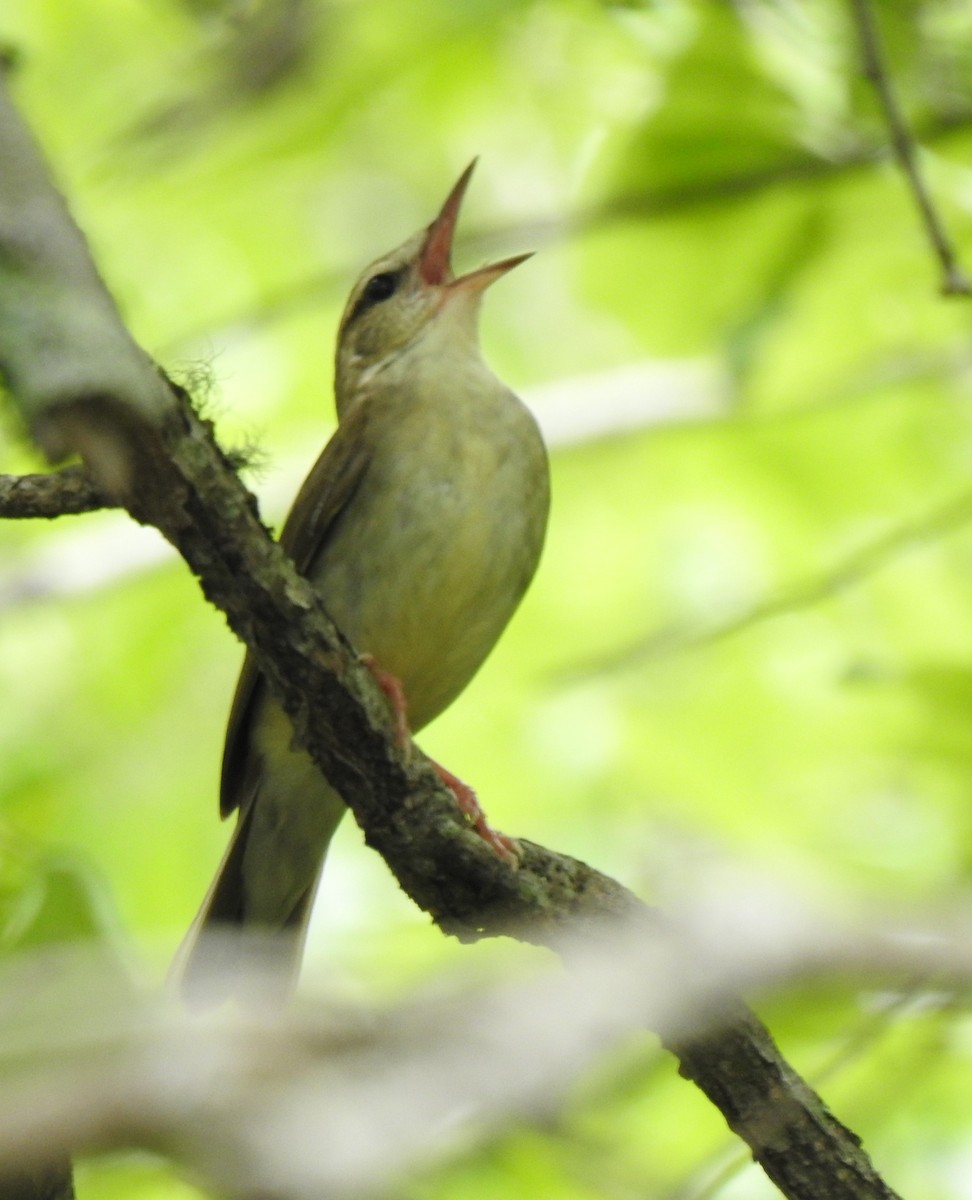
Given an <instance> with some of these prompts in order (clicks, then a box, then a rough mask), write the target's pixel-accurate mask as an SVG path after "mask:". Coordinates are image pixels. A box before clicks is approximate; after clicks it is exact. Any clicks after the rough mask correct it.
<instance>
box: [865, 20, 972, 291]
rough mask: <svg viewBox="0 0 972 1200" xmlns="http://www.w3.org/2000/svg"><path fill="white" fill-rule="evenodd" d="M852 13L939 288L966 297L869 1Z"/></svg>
mask: <svg viewBox="0 0 972 1200" xmlns="http://www.w3.org/2000/svg"><path fill="white" fill-rule="evenodd" d="M850 7H851V15H852V17H853V20H854V27H855V29H856V31H857V38H858V42H859V43H860V49H861V60H862V63H863V68H864V74H865V75H866V76H867V77H868V79H870V81H871V82H872V83H873V84H874V89H875V91H876V92H877V96H878V101H879V103H880V105H881V108H882V109H883V111H884V119H885V120H886V121H887V125H888V130H889V132H890V134H891V145H892V146H893V147H894V155H895V158H896V159H897V160H898V165H899V166H900V167H901V170H902V171H903V172H904V176H905V179H906V180H907V183H908V187H909V188H910V190H911V194H912V196H913V197H914V200H915V204H916V205H917V207H918V211H919V213H920V214H921V219H922V223H923V224H924V226H925V232H926V234H927V235H928V240H929V242H930V243H931V246H932V250H933V251H934V253H935V255H936V256H937V258H938V261H939V265H940V266H941V269H942V282H941V290H942V294H943V295H945V296H968V295H970V294H972V283H970V282H969V277H968V276H967V275H966V273H965V271H964V270H963V269H962V267H961V265H960V264H959V261H958V258H957V256H956V253H955V247H954V246H953V245H952V240H951V238H950V237H949V236H948V232H947V230H946V229H945V223H944V221H943V220H942V219H941V217H940V216H939V215H938V212H937V210H936V208H935V204H934V201H933V200H932V198H931V193H930V192H929V190H928V187H927V186H926V184H925V180H924V178H923V176H922V173H921V168H920V167H919V165H918V153H917V147H916V145H915V141H914V138H913V137H912V136H911V131H910V129H909V128H908V123H907V121H905V118H904V114H903V113H902V112H901V107H900V105H899V104H898V99H897V97H896V96H895V93H894V88H893V87H892V84H891V77H890V75H889V74H888V71H887V69H886V68H885V65H884V55H883V53H882V50H881V38H880V34H879V32H878V27H877V22H876V21H875V19H874V13H873V12H872V11H871V5H870V2H869V0H850Z"/></svg>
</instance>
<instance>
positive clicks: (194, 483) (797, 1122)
mask: <svg viewBox="0 0 972 1200" xmlns="http://www.w3.org/2000/svg"><path fill="white" fill-rule="evenodd" d="M42 347H43V348H44V353H43V354H40V353H39V352H40V349H41V348H42ZM0 372H2V374H3V376H4V377H5V379H6V381H7V384H8V386H9V389H10V391H11V394H12V395H13V397H14V399H15V401H16V402H17V403H18V405H19V407H20V409H21V412H22V413H23V416H24V419H25V421H26V423H27V424H28V426H29V428H30V429H31V431H32V433H33V435H34V437H35V439H36V440H37V441H38V443H39V444H40V445H41V446H42V447H43V448H44V449H45V450H46V451H47V452H48V454H50V455H52V456H55V457H57V456H63V455H65V454H68V453H76V454H79V455H80V456H81V458H82V461H83V462H84V464H85V467H86V469H87V470H88V471H89V472H90V475H91V477H92V479H93V480H94V481H95V484H96V486H97V487H99V488H100V489H103V491H104V492H105V494H106V495H107V496H109V497H111V498H112V499H115V500H117V501H119V502H121V503H123V504H124V505H125V507H126V508H127V509H128V510H129V512H130V513H131V514H132V515H133V516H134V517H135V518H136V520H139V521H143V522H150V523H151V524H154V525H156V526H157V527H158V528H159V529H160V530H161V531H162V532H163V533H164V534H165V536H166V537H167V538H168V539H169V540H170V541H171V542H172V543H173V544H174V545H175V546H176V547H177V548H178V550H179V551H180V553H181V554H182V555H183V557H184V558H185V559H186V562H187V563H188V564H189V566H190V568H191V569H192V570H193V572H194V573H195V574H196V575H197V576H198V578H199V582H200V585H201V587H202V590H203V592H204V593H205V595H206V596H207V597H208V598H209V599H210V600H211V601H212V602H213V603H214V604H216V605H218V606H219V607H220V608H221V609H222V610H223V611H224V613H225V614H226V617H227V621H228V622H229V624H230V626H231V627H232V628H233V630H234V631H235V632H236V633H237V634H238V635H239V636H240V637H241V638H243V640H245V641H246V643H247V644H248V645H249V646H250V648H251V649H252V650H253V652H254V654H255V656H256V658H257V661H258V663H259V665H260V668H261V669H262V670H263V671H264V673H265V675H266V677H267V679H268V682H269V684H270V686H271V687H272V688H273V690H274V692H275V693H276V694H277V695H278V697H279V698H280V700H281V702H282V703H283V705H284V708H285V709H286V711H287V712H288V714H289V715H290V717H291V719H292V720H293V722H294V726H295V729H296V731H297V735H298V737H299V738H300V740H301V741H302V742H303V744H304V745H305V746H306V747H307V749H308V751H309V752H310V753H311V755H312V756H313V758H314V759H315V761H316V762H317V764H318V766H319V767H320V768H321V770H322V771H323V772H324V773H325V774H326V775H327V776H328V778H329V779H330V780H331V782H332V783H333V784H334V786H335V787H336V788H337V789H338V790H339V791H340V793H341V795H342V796H343V798H344V799H345V800H346V801H347V803H348V805H349V807H350V808H351V809H352V811H353V813H354V815H355V818H356V819H357V821H358V823H359V824H360V825H361V827H362V828H363V829H364V831H365V835H366V838H367V841H368V842H369V844H370V845H372V846H373V847H375V848H376V849H377V850H378V851H379V852H380V853H381V854H382V855H383V857H385V859H386V860H387V861H388V863H389V865H390V866H391V868H392V870H393V871H394V872H395V874H396V876H397V877H398V879H399V881H400V883H401V884H402V886H403V888H404V889H405V890H406V892H407V893H408V894H409V895H410V896H411V897H412V899H413V900H414V901H415V902H416V903H417V904H419V905H420V906H421V907H422V908H424V909H425V910H426V911H428V912H429V913H430V914H431V915H432V916H433V917H434V918H435V920H436V921H437V923H438V924H439V926H440V927H441V928H442V929H443V930H444V931H446V932H449V933H453V934H456V935H458V936H461V937H464V938H474V937H479V936H497V935H501V934H506V935H513V936H518V937H521V938H524V939H527V940H530V941H532V942H536V943H539V944H542V945H547V946H551V947H553V948H555V949H562V944H563V940H564V938H565V936H566V935H567V934H568V933H569V932H570V931H571V930H572V929H576V926H577V922H578V921H579V920H581V919H582V918H586V919H587V920H588V921H589V922H593V923H594V924H595V925H596V924H598V923H601V922H605V921H609V922H613V921H615V920H617V919H618V918H619V917H621V918H628V919H630V920H633V921H635V922H639V923H640V924H641V926H642V928H643V930H644V936H645V938H646V939H663V940H664V941H665V943H666V944H669V943H670V945H671V948H672V953H673V954H674V955H675V961H677V962H679V963H684V970H685V971H686V972H688V973H690V974H691V975H692V976H693V977H698V978H700V979H701V978H704V976H705V972H704V968H703V966H702V965H700V964H698V963H694V962H692V961H690V958H689V956H688V954H687V953H680V952H679V949H678V942H677V939H676V938H675V937H674V935H673V934H672V933H671V932H670V931H668V930H667V928H666V926H665V924H664V922H663V921H662V920H661V919H660V917H659V916H658V915H657V914H654V913H652V912H651V911H650V910H649V909H647V908H646V907H645V906H643V905H642V904H641V903H640V902H639V901H638V900H637V899H636V898H635V897H634V896H633V895H632V894H631V893H630V892H628V891H627V890H626V889H625V888H623V887H622V886H621V885H620V884H618V883H617V882H615V881H614V880H612V879H609V878H608V877H607V876H604V875H601V874H599V873H598V872H597V871H595V870H593V869H592V868H590V867H588V866H586V865H585V864H583V863H580V862H578V861H576V860H574V859H570V858H567V857H565V856H562V855H559V854H556V853H554V852H552V851H550V850H545V849H543V848H542V847H539V846H535V845H532V844H529V843H524V851H525V852H524V857H523V862H522V865H521V867H520V869H519V870H518V871H514V870H511V869H509V868H508V867H507V866H505V865H504V864H503V863H502V862H501V861H500V860H499V859H498V858H497V857H496V856H495V855H494V854H493V853H492V852H491V851H490V850H489V849H488V848H487V847H486V846H485V844H484V843H483V842H482V841H481V839H479V838H478V837H477V836H476V835H475V834H474V833H473V832H472V831H471V830H470V829H468V827H467V826H466V825H465V823H464V820H463V818H462V817H461V816H460V814H459V812H458V810H457V808H456V806H455V804H454V803H453V801H452V797H451V794H450V793H448V792H446V791H445V789H444V788H443V787H442V786H441V784H440V783H439V782H438V779H437V777H436V775H435V774H434V772H433V771H432V770H431V769H430V767H429V765H428V763H427V760H425V758H424V757H423V756H422V755H421V754H420V753H418V752H416V753H413V754H412V755H411V756H408V755H406V754H405V753H404V752H403V751H402V750H401V749H399V748H398V747H397V746H396V745H395V741H394V737H393V736H392V735H393V730H392V728H391V721H390V718H389V714H388V711H387V707H386V705H385V703H384V700H383V698H382V696H381V694H380V693H379V691H378V689H377V686H376V685H375V683H374V681H373V679H372V677H371V674H370V672H369V671H368V670H367V668H365V667H364V666H362V664H361V663H360V662H359V660H358V659H357V657H356V655H355V654H354V653H353V651H352V650H351V649H350V647H349V646H348V645H347V643H346V642H345V641H344V639H343V638H342V637H341V635H340V633H339V632H338V631H337V629H336V628H335V626H334V625H333V623H332V622H331V621H330V619H329V618H328V616H327V614H326V613H325V612H324V610H323V608H322V605H321V602H320V599H319V598H318V596H317V594H316V593H315V592H314V590H313V589H312V587H311V586H310V585H309V584H308V583H307V581H306V580H304V579H302V578H301V577H300V576H299V575H297V573H296V572H295V570H294V568H293V565H292V564H291V563H290V561H289V560H288V559H287V558H286V556H285V555H284V554H283V553H282V552H281V550H280V549H279V547H278V546H277V545H276V544H275V543H274V542H273V541H272V540H271V539H270V538H269V536H268V535H267V533H266V530H265V529H264V528H263V527H262V525H261V524H260V521H259V518H258V515H257V512H256V507H255V503H254V501H253V499H252V497H251V496H250V495H249V494H248V493H247V492H246V490H245V489H244V488H243V486H242V484H241V483H240V481H239V479H238V478H237V477H236V475H235V474H234V472H233V470H232V469H231V464H230V463H229V461H228V460H227V458H226V456H225V455H224V454H223V453H222V451H221V450H220V449H219V447H218V446H217V445H216V443H215V441H214V439H213V437H212V429H211V427H210V425H209V423H208V422H206V421H203V420H202V419H200V417H199V416H198V415H197V414H196V413H195V412H194V411H193V408H192V406H191V404H190V403H189V400H188V397H187V395H186V394H185V392H184V391H183V390H182V389H180V388H178V387H175V386H174V385H172V384H171V383H169V381H168V380H166V379H165V377H164V376H163V375H161V374H160V373H159V372H158V371H157V369H156V368H155V367H154V366H153V365H152V363H151V362H150V361H149V359H148V358H147V356H145V354H144V353H143V352H142V351H141V350H140V349H139V348H138V347H137V346H136V345H135V343H134V342H133V341H132V340H131V338H130V336H129V335H128V333H127V331H126V330H125V328H124V326H123V325H122V323H121V320H120V318H119V316H118V313H117V310H116V309H115V306H114V303H113V302H112V300H111V298H110V296H109V295H108V293H107V290H106V289H105V287H104V285H103V283H102V282H101V280H100V279H99V277H98V275H97V272H96V270H95V268H94V265H93V263H92V262H91V260H90V257H89V255H88V251H87V247H86V245H85V242H84V239H83V237H82V235H81V233H80V231H79V230H78V229H77V227H76V226H75V225H74V224H73V222H72V221H71V219H70V217H69V216H68V214H67V210H66V208H65V206H64V204H63V201H62V200H61V198H60V196H59V195H58V194H57V192H56V190H55V189H54V187H53V185H52V184H51V182H50V180H49V178H48V176H47V172H46V169H45V167H44V165H43V162H42V160H41V158H40V155H39V152H38V151H37V149H36V148H35V146H34V145H33V142H32V141H31V139H30V136H29V134H28V133H27V131H26V129H25V128H24V126H23V125H22V123H21V122H20V120H19V118H18V116H17V114H16V111H15V110H14V108H13V106H12V104H11V103H10V102H9V100H8V98H7V97H6V94H5V93H4V92H3V90H2V87H0ZM670 1048H671V1049H672V1050H673V1051H674V1052H675V1053H676V1054H677V1055H678V1056H679V1058H680V1061H681V1068H682V1072H683V1074H684V1075H685V1076H686V1077H687V1078H689V1079H692V1080H693V1081H694V1082H695V1083H696V1084H697V1085H698V1086H699V1087H700V1088H702V1090H703V1091H704V1092H705V1094H706V1095H707V1096H709V1097H710V1098H711V1099H712V1100H713V1102H714V1103H716V1104H717V1105H718V1106H719V1108H720V1109H721V1111H722V1112H723V1114H724V1115H725V1117H726V1120H727V1121H728V1122H729V1124H730V1126H731V1127H732V1128H733V1129H734V1130H735V1131H736V1132H737V1133H738V1134H739V1135H740V1136H741V1137H743V1138H744V1139H745V1140H746V1142H747V1144H748V1145H749V1147H750V1149H751V1151H752V1153H753V1155H754V1157H755V1158H756V1159H757V1160H758V1161H759V1162H760V1164H761V1165H762V1166H763V1168H764V1170H765V1171H766V1173H767V1175H768V1176H769V1177H770V1178H771V1179H772V1180H773V1181H774V1182H775V1183H776V1184H777V1185H778V1186H779V1187H780V1189H781V1190H782V1191H783V1192H784V1193H785V1195H787V1196H789V1197H792V1198H793V1200H811V1197H812V1198H813V1200H819V1198H821V1197H827V1198H830V1200H865V1198H866V1200H893V1196H894V1193H893V1192H891V1190H890V1189H889V1188H888V1187H887V1186H886V1185H885V1184H884V1183H883V1181H882V1180H881V1179H880V1177H879V1176H878V1175H877V1173H876V1171H875V1170H874V1168H873V1166H872V1164H871V1163H870V1161H869V1159H868V1158H867V1155H866V1154H865V1153H864V1151H863V1150H862V1148H861V1146H860V1144H859V1141H858V1139H857V1138H856V1137H855V1136H854V1135H853V1134H851V1133H850V1132H849V1131H848V1130H847V1129H845V1128H844V1126H842V1125H841V1124H840V1122H839V1121H837V1120H836V1119H835V1118H834V1117H833V1116H832V1115H831V1114H830V1112H829V1111H828V1110H827V1108H826V1107H825V1106H824V1104H823V1103H822V1102H821V1100H820V1099H819V1098H818V1097H817V1096H816V1095H815V1094H814V1093H813V1092H812V1090H811V1089H810V1088H809V1087H808V1086H807V1085H806V1084H805V1083H804V1082H803V1081H802V1080H801V1079H800V1078H799V1076H798V1075H797V1074H796V1073H795V1072H794V1071H793V1069H792V1068H791V1067H790V1066H789V1065H788V1064H787V1063H786V1061H785V1060H784V1059H783V1058H782V1056H781V1055H780V1052H779V1050H778V1049H777V1047H776V1046H775V1045H774V1043H773V1041H772V1039H771V1037H770V1035H769V1033H768V1032H767V1030H766V1029H765V1028H764V1027H763V1025H762V1024H761V1023H760V1022H759V1020H758V1019H757V1018H756V1017H755V1016H754V1015H753V1014H752V1013H751V1012H750V1011H749V1010H748V1009H746V1008H745V1007H744V1006H743V1005H742V1003H741V1002H733V1003H731V1004H729V1005H728V1007H727V1008H726V1010H725V1013H724V1019H723V1022H722V1025H721V1027H720V1030H719V1031H718V1032H715V1033H708V1034H706V1035H705V1036H701V1037H691V1036H689V1037H687V1038H685V1039H684V1040H680V1041H678V1043H677V1044H673V1045H672V1046H671V1047H670Z"/></svg>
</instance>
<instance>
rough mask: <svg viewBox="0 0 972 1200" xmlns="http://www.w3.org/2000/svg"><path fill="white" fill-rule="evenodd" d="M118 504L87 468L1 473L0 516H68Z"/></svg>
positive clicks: (113, 506)
mask: <svg viewBox="0 0 972 1200" xmlns="http://www.w3.org/2000/svg"><path fill="white" fill-rule="evenodd" d="M116 507H117V505H116V504H115V502H114V501H112V500H111V499H109V497H107V496H106V495H105V493H104V492H103V491H102V490H101V488H99V487H98V485H97V484H96V483H95V482H94V480H93V479H92V478H91V477H90V476H89V475H88V473H87V471H85V469H84V467H64V468H63V469H62V470H60V471H53V472H51V473H50V474H47V475H0V517H7V518H17V517H47V518H52V517H67V516H72V515H74V514H76V513H86V512H94V511H95V510H96V509H99V508H116Z"/></svg>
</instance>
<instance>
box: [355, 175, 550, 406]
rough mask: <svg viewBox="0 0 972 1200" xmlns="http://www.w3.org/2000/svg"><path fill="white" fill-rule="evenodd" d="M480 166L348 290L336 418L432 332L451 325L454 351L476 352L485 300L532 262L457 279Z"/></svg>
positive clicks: (511, 262) (510, 262) (506, 263)
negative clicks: (458, 248)
mask: <svg viewBox="0 0 972 1200" xmlns="http://www.w3.org/2000/svg"><path fill="white" fill-rule="evenodd" d="M475 165H476V160H475V159H473V161H472V162H471V163H470V164H469V166H468V167H467V168H466V169H465V171H463V173H462V174H461V175H460V176H459V179H458V180H457V182H456V184H455V186H454V187H453V189H452V191H451V192H450V193H449V195H448V197H447V198H446V201H445V203H444V204H443V205H442V208H441V209H440V210H439V215H438V216H437V217H436V218H435V220H434V221H433V222H432V224H431V225H429V227H428V228H427V229H423V230H422V231H421V232H419V233H417V234H415V235H414V236H413V237H410V238H409V239H408V241H407V242H405V243H403V244H402V245H401V246H399V247H398V249H397V250H392V251H391V252H390V253H389V254H386V255H384V256H383V257H382V258H379V259H378V260H377V261H376V262H373V263H372V264H371V266H370V267H368V269H367V270H366V271H364V273H363V274H362V275H361V277H360V279H359V280H358V282H357V283H356V284H355V285H354V287H353V288H352V290H351V295H350V296H349V297H348V302H347V304H346V305H345V308H344V315H343V316H342V318H341V325H340V328H339V331H338V343H337V364H336V366H337V369H336V393H337V405H338V417H339V418H340V416H341V415H342V413H343V412H344V411H345V410H346V409H347V407H348V406H349V405H350V403H351V402H352V401H353V399H354V397H355V395H356V394H357V393H358V389H359V388H360V387H361V386H363V385H364V384H365V383H367V381H368V380H369V379H371V378H373V377H374V376H375V375H376V374H378V372H380V371H381V370H383V369H384V368H385V367H386V366H388V365H389V364H390V363H391V362H393V361H394V360H395V359H397V358H398V356H399V355H400V354H401V353H402V352H403V351H405V350H406V349H408V348H409V347H410V346H412V345H413V344H415V343H417V342H419V341H420V340H421V339H422V338H423V337H425V336H426V335H427V334H428V333H429V332H430V331H431V330H432V329H434V328H436V327H441V323H442V319H443V318H444V317H448V318H449V319H450V332H451V333H452V336H454V339H455V342H456V343H457V349H458V348H459V346H461V345H462V344H463V343H467V344H472V345H473V346H474V345H475V344H476V339H477V326H476V321H477V315H478V311H479V302H480V299H481V298H482V294H483V292H484V291H485V290H486V288H487V287H489V285H490V284H491V283H494V282H495V281H496V280H497V279H499V278H500V276H501V275H505V274H506V272H507V271H510V270H512V269H513V267H515V266H517V265H518V264H519V263H521V262H523V261H524V260H525V259H527V258H529V257H530V255H529V254H517V255H515V256H513V257H512V258H505V259H503V261H502V262H498V263H493V264H491V265H490V266H486V267H480V268H478V270H475V271H470V272H469V273H468V274H467V275H462V276H460V277H459V278H458V279H457V278H455V276H454V274H453V270H452V242H453V238H454V236H455V229H456V221H457V219H458V217H459V208H460V205H461V204H462V198H463V196H464V195H465V193H466V188H467V187H468V186H469V179H470V177H471V175H472V172H473V167H474V166H475Z"/></svg>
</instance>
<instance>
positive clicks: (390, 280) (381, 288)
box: [347, 271, 404, 325]
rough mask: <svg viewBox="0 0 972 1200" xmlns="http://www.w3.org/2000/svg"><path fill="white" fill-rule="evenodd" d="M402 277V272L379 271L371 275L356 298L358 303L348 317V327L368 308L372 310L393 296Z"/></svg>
mask: <svg viewBox="0 0 972 1200" xmlns="http://www.w3.org/2000/svg"><path fill="white" fill-rule="evenodd" d="M403 275H404V271H380V272H379V273H378V274H377V275H372V277H371V278H370V279H369V280H368V282H367V283H366V284H365V285H364V289H363V290H362V292H361V295H360V296H359V297H358V303H357V304H356V305H355V306H354V309H353V310H352V312H351V315H350V316H349V317H348V321H347V324H349V325H350V324H351V322H352V321H353V320H354V319H355V318H356V317H360V316H361V314H362V313H363V312H367V310H368V309H369V308H374V306H375V305H376V304H380V303H381V302H382V300H387V299H388V297H389V296H394V294H395V292H396V291H397V290H398V285H399V284H400V283H401V281H402V276H403Z"/></svg>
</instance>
